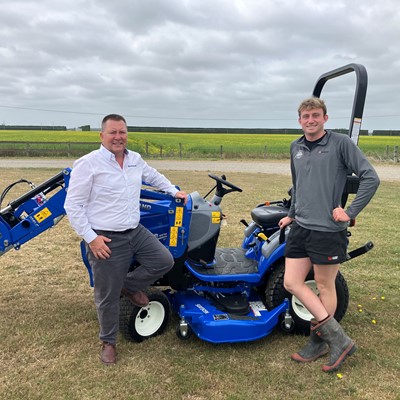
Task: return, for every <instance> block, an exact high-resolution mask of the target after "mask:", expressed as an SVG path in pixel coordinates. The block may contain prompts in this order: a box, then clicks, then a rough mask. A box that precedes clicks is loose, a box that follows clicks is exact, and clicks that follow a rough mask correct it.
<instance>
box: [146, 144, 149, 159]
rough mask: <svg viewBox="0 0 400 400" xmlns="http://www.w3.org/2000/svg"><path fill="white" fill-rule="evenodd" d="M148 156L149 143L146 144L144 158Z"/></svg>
mask: <svg viewBox="0 0 400 400" xmlns="http://www.w3.org/2000/svg"><path fill="white" fill-rule="evenodd" d="M148 155H149V142H146V156H148Z"/></svg>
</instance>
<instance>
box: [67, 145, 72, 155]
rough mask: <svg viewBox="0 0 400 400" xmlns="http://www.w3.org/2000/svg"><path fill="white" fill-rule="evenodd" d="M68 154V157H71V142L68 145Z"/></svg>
mask: <svg viewBox="0 0 400 400" xmlns="http://www.w3.org/2000/svg"><path fill="white" fill-rule="evenodd" d="M67 154H68V157H71V143H70V142H68V143H67Z"/></svg>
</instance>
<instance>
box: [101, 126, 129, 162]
mask: <svg viewBox="0 0 400 400" xmlns="http://www.w3.org/2000/svg"><path fill="white" fill-rule="evenodd" d="M100 138H101V143H102V144H103V146H104V147H105V148H106V149H107V150H109V151H111V153H114V154H115V155H120V154H122V153H123V152H124V150H125V148H126V143H127V141H128V129H127V128H126V124H125V122H124V121H113V120H111V119H109V120H108V121H106V123H105V124H104V128H103V130H102V132H101V133H100Z"/></svg>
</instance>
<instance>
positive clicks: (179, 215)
mask: <svg viewBox="0 0 400 400" xmlns="http://www.w3.org/2000/svg"><path fill="white" fill-rule="evenodd" d="M182 220H183V207H176V211H175V226H182Z"/></svg>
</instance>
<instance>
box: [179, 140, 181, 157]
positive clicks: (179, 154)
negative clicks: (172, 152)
mask: <svg viewBox="0 0 400 400" xmlns="http://www.w3.org/2000/svg"><path fill="white" fill-rule="evenodd" d="M179 158H182V143H179Z"/></svg>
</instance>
